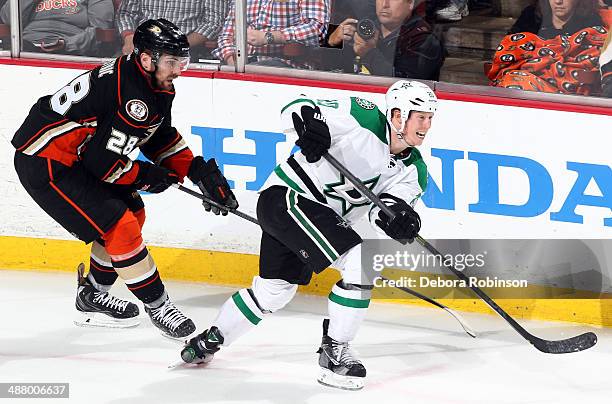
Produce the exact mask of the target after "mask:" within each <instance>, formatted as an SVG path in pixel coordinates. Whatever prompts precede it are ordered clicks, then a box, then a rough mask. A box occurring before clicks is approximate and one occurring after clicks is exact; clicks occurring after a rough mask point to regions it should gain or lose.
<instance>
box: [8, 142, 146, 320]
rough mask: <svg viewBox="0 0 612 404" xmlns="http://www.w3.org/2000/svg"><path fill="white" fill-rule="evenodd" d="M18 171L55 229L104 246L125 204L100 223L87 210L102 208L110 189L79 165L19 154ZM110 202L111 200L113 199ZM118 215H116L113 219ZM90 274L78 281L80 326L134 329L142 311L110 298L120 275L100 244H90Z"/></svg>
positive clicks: (110, 209) (115, 204)
mask: <svg viewBox="0 0 612 404" xmlns="http://www.w3.org/2000/svg"><path fill="white" fill-rule="evenodd" d="M14 163H15V170H16V171H17V174H18V176H19V180H20V181H21V183H22V185H23V186H24V188H25V190H26V191H27V192H28V194H30V196H31V197H32V199H33V200H34V201H35V202H36V203H37V204H38V205H39V206H40V207H41V208H42V209H43V210H44V211H45V212H46V213H47V214H48V215H49V216H51V217H52V218H53V219H54V220H55V221H56V222H57V223H59V224H60V225H61V226H62V227H63V228H65V229H66V230H67V231H68V232H70V233H71V234H72V235H73V236H75V237H77V238H79V239H81V240H83V241H84V242H85V243H89V242H91V241H94V240H96V239H97V240H101V236H102V235H103V234H104V229H105V228H108V227H110V226H111V225H112V222H113V221H114V220H117V218H118V216H120V215H121V214H122V213H123V210H125V209H126V207H125V205H124V204H121V203H113V204H111V206H109V209H108V210H107V211H106V217H104V218H100V217H97V215H96V214H95V213H94V214H92V212H90V209H89V206H90V205H96V204H100V205H102V208H104V206H106V205H105V204H104V202H103V200H104V195H105V194H109V191H108V187H104V186H102V185H101V184H100V181H97V180H95V179H94V178H93V177H91V176H90V175H87V174H86V173H85V172H84V171H83V169H82V168H79V166H78V165H76V166H73V167H67V166H65V165H63V164H60V163H58V162H56V161H53V160H49V159H45V158H41V157H36V156H28V155H25V154H22V153H20V152H16V153H15V159H14ZM109 197H110V194H109ZM113 212H116V213H113ZM90 263H91V270H90V273H89V275H88V276H87V277H84V276H82V274H81V275H79V279H78V286H77V297H76V302H75V306H76V309H77V317H76V319H75V323H76V324H77V325H87V326H104V327H113V328H123V327H133V326H135V325H138V324H139V321H138V320H137V319H136V316H138V307H137V306H136V305H135V304H133V303H130V302H128V301H125V300H122V299H118V298H117V297H115V296H112V295H110V294H109V293H108V290H109V289H110V287H111V286H112V284H113V282H114V280H115V279H116V278H117V274H116V273H115V271H114V269H113V268H112V266H111V265H110V258H109V257H108V254H106V252H105V251H104V248H103V247H101V246H100V244H99V243H97V242H96V241H94V242H93V244H92V250H91V258H90Z"/></svg>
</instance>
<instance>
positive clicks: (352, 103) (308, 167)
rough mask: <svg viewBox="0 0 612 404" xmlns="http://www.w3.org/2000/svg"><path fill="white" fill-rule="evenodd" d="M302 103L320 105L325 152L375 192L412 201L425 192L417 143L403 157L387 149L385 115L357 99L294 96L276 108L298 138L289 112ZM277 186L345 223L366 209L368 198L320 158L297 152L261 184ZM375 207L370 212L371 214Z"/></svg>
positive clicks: (289, 132) (424, 172) (287, 130)
mask: <svg viewBox="0 0 612 404" xmlns="http://www.w3.org/2000/svg"><path fill="white" fill-rule="evenodd" d="M304 105H309V106H311V107H314V106H319V107H320V108H321V113H322V114H323V116H324V117H325V118H326V120H327V125H328V126H329V132H330V134H331V147H330V149H329V154H331V155H332V156H334V157H335V158H336V159H337V160H338V161H339V162H340V163H342V164H343V165H344V166H345V167H346V168H347V169H348V170H349V171H350V172H351V173H352V174H353V175H355V176H356V177H357V178H359V179H360V180H361V181H362V182H363V183H364V184H366V185H367V186H368V187H369V188H370V189H371V190H372V191H373V192H374V194H376V195H380V194H381V193H388V194H391V195H394V196H396V197H398V198H401V199H403V200H405V201H406V202H407V203H409V204H410V205H412V206H413V205H414V203H415V202H416V201H417V199H418V198H419V197H420V196H421V195H422V193H423V192H424V191H425V187H426V185H427V167H426V165H425V162H424V161H423V159H422V157H421V154H420V153H419V151H418V150H417V149H416V148H412V149H410V150H409V151H408V152H405V153H404V154H403V155H402V157H397V156H392V155H391V154H390V151H389V129H388V125H387V120H386V118H385V114H384V113H382V112H381V111H380V110H379V109H378V107H377V106H376V105H375V104H374V103H372V102H370V101H368V100H364V99H362V98H356V97H350V98H348V97H345V98H343V99H338V100H316V99H309V98H306V97H304V98H299V99H296V100H294V101H292V102H290V103H289V104H287V105H286V106H285V107H283V109H282V111H281V121H282V122H281V123H282V128H283V132H284V133H285V134H287V135H289V136H288V138H289V139H291V138H293V139H294V140H297V134H296V133H295V129H294V128H293V120H292V119H291V114H292V113H293V112H296V113H297V114H298V115H300V109H301V108H302V106H304ZM272 185H282V186H286V187H289V188H292V189H294V190H295V191H297V192H299V193H300V194H301V195H302V196H304V197H307V198H309V199H312V200H315V201H318V202H320V203H322V204H325V205H327V206H329V207H330V208H332V209H333V210H334V211H335V212H336V213H338V214H339V215H340V216H342V217H343V218H344V219H345V220H346V221H347V222H349V223H350V224H353V223H355V222H356V221H357V220H358V219H360V218H361V217H362V216H363V215H365V214H367V213H368V211H369V210H370V208H371V207H372V203H371V202H370V201H369V200H368V199H367V198H366V197H365V196H363V195H361V193H360V192H359V191H358V190H357V189H355V187H353V185H352V184H351V183H350V182H349V181H348V180H347V179H346V178H345V177H344V176H343V175H341V174H340V173H339V172H338V171H337V170H336V169H335V168H334V167H333V166H332V165H330V164H329V163H328V162H327V161H326V160H325V159H323V158H322V159H321V160H319V161H318V162H316V163H312V164H311V163H308V162H307V161H306V158H305V157H304V155H303V154H302V152H301V151H298V152H297V153H295V154H294V155H292V156H291V157H289V159H288V160H287V161H286V162H283V163H281V164H279V165H278V166H277V167H276V168H275V169H274V172H273V173H272V174H271V175H270V177H269V178H268V180H267V181H266V183H265V184H264V186H263V187H262V190H263V189H266V188H268V187H270V186H272ZM377 212H378V208H376V209H375V210H373V211H372V214H371V215H370V217H372V219H374V218H375V217H374V214H377ZM372 223H373V221H372Z"/></svg>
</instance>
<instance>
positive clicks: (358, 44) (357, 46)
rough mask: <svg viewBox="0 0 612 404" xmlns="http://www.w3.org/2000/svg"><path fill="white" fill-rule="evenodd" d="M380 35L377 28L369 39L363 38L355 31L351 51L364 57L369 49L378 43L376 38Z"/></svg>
mask: <svg viewBox="0 0 612 404" xmlns="http://www.w3.org/2000/svg"><path fill="white" fill-rule="evenodd" d="M379 37H380V32H379V31H378V30H375V31H374V36H373V37H372V38H370V39H369V40H367V41H366V40H365V39H363V38H362V37H361V36H360V35H359V33H358V32H355V36H354V37H353V39H354V41H355V42H354V43H353V51H354V52H355V55H357V56H361V57H364V56H365V55H366V54H367V53H368V52H369V51H371V50H372V49H374V48H376V44H378V38H379Z"/></svg>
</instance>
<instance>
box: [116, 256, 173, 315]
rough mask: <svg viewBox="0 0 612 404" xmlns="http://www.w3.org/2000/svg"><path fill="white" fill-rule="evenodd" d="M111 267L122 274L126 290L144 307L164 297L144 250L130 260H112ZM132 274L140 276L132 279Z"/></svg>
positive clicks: (162, 285)
mask: <svg viewBox="0 0 612 404" xmlns="http://www.w3.org/2000/svg"><path fill="white" fill-rule="evenodd" d="M113 267H114V268H115V270H117V272H120V273H121V274H122V278H123V280H124V282H125V284H126V286H127V288H128V289H129V290H130V292H132V293H133V294H134V296H136V297H137V298H138V300H140V301H141V302H143V303H144V304H146V305H151V303H156V301H157V300H161V299H160V298H161V297H162V296H163V295H164V284H163V282H162V280H161V278H160V276H159V272H158V271H157V267H156V266H155V263H154V262H153V259H152V258H151V256H150V255H149V251H148V250H147V249H146V248H143V249H142V251H140V252H139V253H137V254H136V255H135V256H132V257H130V258H127V259H124V260H121V261H117V260H113ZM133 273H137V274H140V275H137V276H134V277H132V276H133V275H132V274H133ZM130 275H132V276H130ZM162 303H163V302H162Z"/></svg>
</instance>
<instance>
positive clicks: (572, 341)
mask: <svg viewBox="0 0 612 404" xmlns="http://www.w3.org/2000/svg"><path fill="white" fill-rule="evenodd" d="M323 158H324V159H325V160H327V162H328V163H329V164H331V165H332V166H333V167H334V168H335V169H336V170H338V171H339V172H340V173H341V174H342V175H344V177H346V178H347V179H348V180H349V181H350V182H351V183H352V184H353V185H354V186H355V188H357V189H358V190H359V191H360V192H361V193H362V194H363V195H364V196H365V197H366V198H368V199H370V201H372V203H373V204H375V205H376V206H378V207H379V208H380V210H382V211H383V212H384V213H385V214H386V215H387V216H389V217H390V218H393V217H395V214H394V213H393V211H392V210H391V209H390V208H389V207H388V206H387V205H385V204H384V203H383V202H382V201H381V200H380V198H378V197H377V196H376V195H374V193H373V192H372V191H370V189H369V188H368V187H366V186H365V185H364V184H363V183H362V182H361V181H360V180H359V179H358V178H357V177H355V176H354V175H353V174H352V173H351V172H350V171H348V170H347V169H346V167H344V166H343V165H342V163H340V162H339V161H338V160H336V159H335V158H334V157H333V156H332V155H330V154H329V153H325V154H324V155H323ZM415 240H416V241H418V242H419V244H421V245H422V246H423V247H425V249H427V250H428V251H429V252H430V253H432V254H434V255H435V256H436V257H437V258H441V262H446V260H444V256H443V255H442V254H441V253H440V252H439V251H438V250H436V249H435V248H434V246H432V245H431V244H430V243H429V242H428V241H427V240H425V239H424V238H423V237H421V236H418V235H417V236H416V237H415ZM444 266H445V267H446V268H447V269H448V270H449V271H451V272H452V273H453V274H455V275H456V276H457V277H458V278H459V279H461V280H463V281H464V282H466V284H468V285H470V280H469V278H468V277H467V276H466V275H465V274H464V273H463V272H461V271H458V270H457V269H455V267H453V266H452V265H450V264H444ZM469 288H470V289H472V290H473V291H474V293H476V294H477V295H478V297H480V298H481V299H482V300H484V302H485V303H486V304H488V305H489V307H491V308H492V309H493V310H495V311H496V312H497V314H499V315H500V316H501V317H502V318H503V319H504V320H506V322H508V324H510V326H511V327H512V328H514V330H515V331H517V332H518V333H519V334H520V335H521V336H522V337H523V338H525V339H526V340H527V341H529V342H530V343H531V344H532V345H533V346H534V347H536V348H537V349H538V350H539V351H541V352H545V353H555V354H559V353H570V352H578V351H583V350H585V349H588V348H591V347H592V346H593V345H595V344H596V343H597V336H596V335H595V334H594V333H592V332H586V333H584V334H580V335H577V336H575V337H571V338H567V339H563V340H558V341H549V340H545V339H542V338H539V337H536V336H535V335H533V334H530V333H529V332H528V331H527V330H526V329H524V328H523V327H522V326H521V325H520V324H519V323H517V322H516V320H515V319H514V318H512V317H511V316H510V315H509V314H508V313H506V312H505V311H504V310H503V309H502V308H501V307H499V306H498V305H497V303H495V302H494V301H493V299H491V298H490V297H489V296H487V294H486V293H484V292H483V291H482V290H481V289H480V288H479V287H477V286H469Z"/></svg>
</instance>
